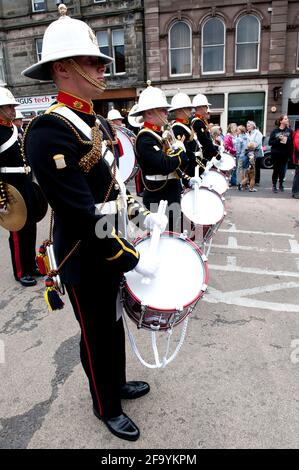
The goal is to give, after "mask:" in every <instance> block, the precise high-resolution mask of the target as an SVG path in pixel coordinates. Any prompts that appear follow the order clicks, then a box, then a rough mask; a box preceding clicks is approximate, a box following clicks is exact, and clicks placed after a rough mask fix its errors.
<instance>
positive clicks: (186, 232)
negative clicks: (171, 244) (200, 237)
mask: <svg viewBox="0 0 299 470" xmlns="http://www.w3.org/2000/svg"><path fill="white" fill-rule="evenodd" d="M179 238H181V239H182V240H186V238H188V230H184V232H183V233H181V234H180V237H179Z"/></svg>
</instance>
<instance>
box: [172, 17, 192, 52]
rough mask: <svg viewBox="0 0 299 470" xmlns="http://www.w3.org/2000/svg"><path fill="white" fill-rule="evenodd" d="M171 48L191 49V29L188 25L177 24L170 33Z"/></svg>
mask: <svg viewBox="0 0 299 470" xmlns="http://www.w3.org/2000/svg"><path fill="white" fill-rule="evenodd" d="M170 47H171V48H175V47H179V48H180V47H190V28H189V26H187V25H186V23H183V22H178V23H176V24H175V25H174V26H173V27H172V28H171V31H170Z"/></svg>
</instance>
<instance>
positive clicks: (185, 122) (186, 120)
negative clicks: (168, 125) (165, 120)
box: [175, 118, 189, 124]
mask: <svg viewBox="0 0 299 470" xmlns="http://www.w3.org/2000/svg"><path fill="white" fill-rule="evenodd" d="M175 122H181V123H182V124H189V120H188V119H183V118H176V120H175Z"/></svg>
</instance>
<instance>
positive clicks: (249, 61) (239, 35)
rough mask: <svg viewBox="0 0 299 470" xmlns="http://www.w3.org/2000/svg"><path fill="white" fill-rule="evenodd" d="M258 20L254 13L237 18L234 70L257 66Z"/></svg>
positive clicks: (258, 46) (258, 48)
mask: <svg viewBox="0 0 299 470" xmlns="http://www.w3.org/2000/svg"><path fill="white" fill-rule="evenodd" d="M260 30H261V27H260V21H259V20H258V18H257V17H256V16H254V15H245V16H242V18H240V19H239V21H238V23H237V27H236V72H245V71H254V70H258V68H259V50H260Z"/></svg>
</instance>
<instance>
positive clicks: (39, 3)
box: [32, 0, 46, 11]
mask: <svg viewBox="0 0 299 470" xmlns="http://www.w3.org/2000/svg"><path fill="white" fill-rule="evenodd" d="M32 8H33V11H40V10H44V9H45V8H46V5H45V1H44V0H34V1H33V2H32Z"/></svg>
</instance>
